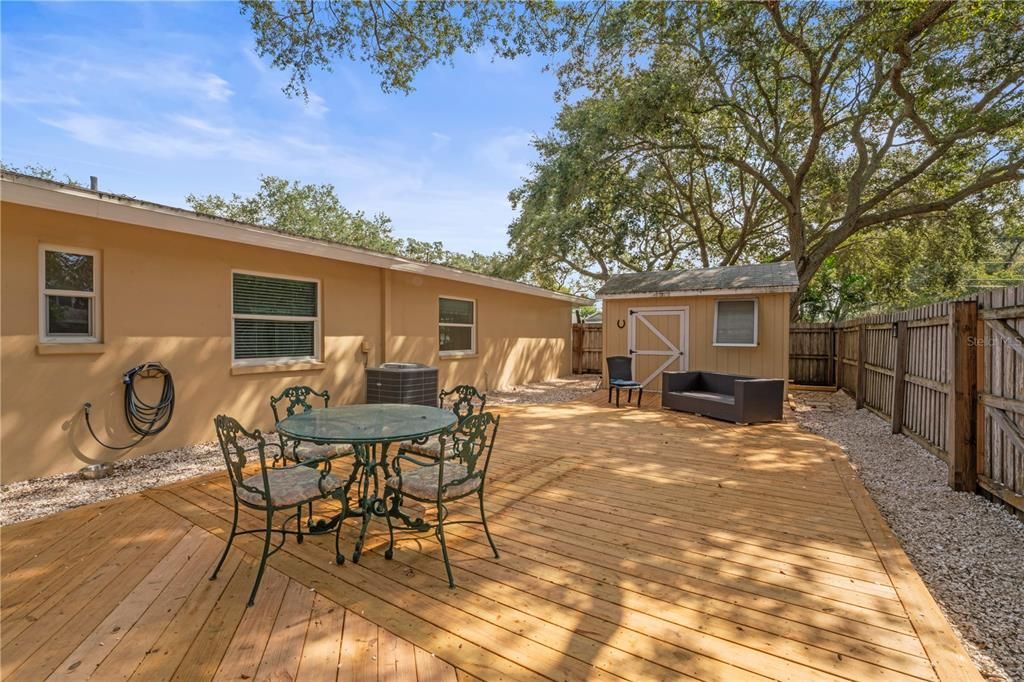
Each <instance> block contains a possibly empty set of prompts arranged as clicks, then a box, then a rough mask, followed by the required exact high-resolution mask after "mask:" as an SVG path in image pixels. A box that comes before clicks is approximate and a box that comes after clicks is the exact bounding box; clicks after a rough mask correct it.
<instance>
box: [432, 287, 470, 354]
mask: <svg viewBox="0 0 1024 682" xmlns="http://www.w3.org/2000/svg"><path fill="white" fill-rule="evenodd" d="M437 332H438V342H439V345H440V349H441V355H459V354H471V353H475V352H476V301H471V300H469V299H464V298H442V299H440V300H439V302H438V325H437Z"/></svg>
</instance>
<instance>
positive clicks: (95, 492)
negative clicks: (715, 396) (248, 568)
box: [0, 374, 601, 526]
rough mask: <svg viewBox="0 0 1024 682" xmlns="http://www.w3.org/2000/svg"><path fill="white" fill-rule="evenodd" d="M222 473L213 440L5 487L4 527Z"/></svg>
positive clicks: (589, 386) (531, 393)
mask: <svg viewBox="0 0 1024 682" xmlns="http://www.w3.org/2000/svg"><path fill="white" fill-rule="evenodd" d="M600 380H601V377H600V375H594V374H584V375H574V376H569V377H563V378H560V379H554V380H552V381H545V382H541V383H536V384H527V385H525V386H516V387H515V388H512V389H510V390H506V391H492V392H490V393H488V394H487V404H488V405H511V404H549V403H559V402H564V401H567V400H574V399H576V398H578V397H580V396H581V395H583V394H585V393H588V392H590V391H592V390H594V388H595V387H596V386H597V384H598V382H599V381H600ZM217 471H224V456H223V455H222V454H221V452H220V448H219V447H218V445H217V443H216V442H215V441H211V442H209V443H199V444H196V445H190V446H188V447H184V448H178V449H176V450H166V451H164V452H155V453H153V454H150V455H144V456H142V457H135V458H131V459H123V460H120V461H118V462H115V463H114V469H113V472H112V474H111V475H110V476H109V477H107V478H101V479H98V480H95V481H86V480H83V479H82V478H81V477H79V475H78V473H77V472H75V473H70V474H58V475H56V476H47V477H45V478H34V479H32V480H29V481H22V482H19V483H12V484H10V485H5V486H0V526H6V525H9V524H12V523H20V522H22V521H28V520H30V519H35V518H38V517H40V516H46V515H48V514H56V513H57V512H59V511H64V510H65V509H71V508H72V507H80V506H82V505H83V504H92V503H93V502H101V501H103V500H109V499H111V498H113V497H120V496H122V495H131V494H132V493H137V492H140V491H142V490H146V489H148V488H156V487H159V486H162V485H169V484H171V483H174V482H176V481H183V480H186V479H189V478H195V477H196V476H202V475H204V474H210V473H214V472H217Z"/></svg>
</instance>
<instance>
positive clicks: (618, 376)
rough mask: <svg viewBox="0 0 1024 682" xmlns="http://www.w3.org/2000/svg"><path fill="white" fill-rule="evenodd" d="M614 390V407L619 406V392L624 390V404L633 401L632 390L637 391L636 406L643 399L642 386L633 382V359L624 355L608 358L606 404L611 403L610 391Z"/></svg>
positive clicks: (638, 405) (637, 382)
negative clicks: (625, 391)
mask: <svg viewBox="0 0 1024 682" xmlns="http://www.w3.org/2000/svg"><path fill="white" fill-rule="evenodd" d="M613 388H614V389H615V407H618V406H619V391H621V390H622V389H626V390H627V391H628V393H626V402H627V403H629V402H632V401H633V389H636V390H637V391H639V394H638V395H637V398H636V406H637V407H640V403H641V402H643V399H644V385H643V384H642V383H640V382H639V381H633V359H632V358H630V357H627V356H625V355H613V356H611V357H610V358H608V402H609V403H610V402H611V401H612V389H613Z"/></svg>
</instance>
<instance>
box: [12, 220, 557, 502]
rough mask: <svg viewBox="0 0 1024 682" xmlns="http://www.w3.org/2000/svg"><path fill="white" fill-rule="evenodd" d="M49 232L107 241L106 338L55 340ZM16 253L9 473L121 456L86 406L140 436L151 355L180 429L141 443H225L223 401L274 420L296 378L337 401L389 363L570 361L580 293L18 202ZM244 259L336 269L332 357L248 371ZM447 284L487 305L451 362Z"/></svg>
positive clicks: (450, 369) (470, 368)
mask: <svg viewBox="0 0 1024 682" xmlns="http://www.w3.org/2000/svg"><path fill="white" fill-rule="evenodd" d="M40 244H50V245H55V246H66V247H81V248H90V249H96V250H98V251H100V252H101V261H100V277H101V285H102V289H101V294H100V295H101V299H102V301H101V315H102V337H103V338H102V343H101V344H97V345H81V346H76V345H73V344H59V345H46V344H40V342H39V295H40V292H39V255H38V254H39V245H40ZM0 265H2V268H0V270H2V272H0V285H2V301H0V303H2V305H0V327H2V329H0V335H2V336H0V374H2V381H0V400H2V403H0V480H2V481H3V482H5V483H6V482H10V481H18V480H24V479H26V478H31V477H35V476H43V475H49V474H54V473H60V472H66V471H72V470H75V469H78V468H80V467H82V466H84V465H85V464H88V463H92V462H96V461H108V460H110V459H112V458H114V457H116V456H117V455H116V454H115V453H112V452H111V451H109V450H104V449H103V448H101V447H100V446H99V445H97V444H96V443H95V442H94V441H93V440H92V439H91V437H90V436H89V435H88V432H87V431H86V427H85V422H84V418H83V413H82V409H81V408H82V404H83V403H85V402H87V401H88V402H91V403H92V405H93V410H92V414H93V424H94V426H95V427H96V428H97V433H98V435H100V437H101V438H104V439H106V440H108V442H112V443H117V444H120V443H126V442H130V441H131V440H133V438H132V435H133V434H131V432H130V431H129V429H128V427H127V425H126V424H125V423H124V415H123V405H122V392H123V388H122V384H121V376H122V374H123V373H124V372H125V371H126V370H127V369H129V368H131V367H133V366H135V365H138V364H141V363H142V362H145V361H151V360H152V361H159V362H162V363H163V364H164V365H165V366H166V367H167V368H168V369H169V370H170V371H171V373H172V374H173V376H174V382H175V388H176V392H177V402H176V405H175V411H174V417H173V419H172V420H171V423H170V426H169V427H168V428H167V430H166V431H164V432H163V433H161V434H159V435H158V436H156V437H154V438H151V439H147V440H146V441H144V442H143V444H142V445H140V446H139V448H138V449H137V450H134V451H131V452H130V455H139V454H145V453H149V452H154V451H160V450H166V449H170V448H176V447H180V446H183V445H187V444H191V443H198V442H206V441H210V440H213V439H214V437H215V434H214V432H213V426H212V418H213V416H215V415H217V414H221V413H224V414H230V415H231V416H234V417H236V418H237V419H239V420H240V421H241V422H242V423H243V424H245V425H247V426H252V427H258V428H261V429H264V430H267V429H271V428H272V427H273V424H272V421H273V420H272V415H271V412H270V407H269V402H268V400H269V397H270V395H271V394H275V393H278V392H280V391H281V390H283V389H284V388H285V387H287V386H291V385H295V384H309V385H311V386H313V387H315V388H326V389H328V390H330V392H331V397H332V404H342V403H354V402H361V401H362V400H363V399H364V395H365V374H364V371H363V369H364V367H365V366H367V365H370V366H373V365H376V364H378V363H380V362H381V361H382V360H384V359H386V360H391V361H398V360H401V361H414V362H424V363H427V364H431V365H435V366H438V367H439V368H440V381H441V383H442V385H452V384H454V383H457V382H464V381H465V382H471V383H474V384H476V385H478V386H482V387H483V388H485V389H490V390H493V389H496V388H500V387H503V386H506V385H508V384H512V383H519V382H523V381H532V380H543V379H550V378H554V377H556V376H559V375H562V374H567V373H569V371H570V348H569V343H570V341H569V334H570V318H571V314H570V310H571V305H572V304H571V303H569V302H567V301H559V300H552V299H547V298H543V297H538V296H531V295H528V294H521V293H517V292H511V291H505V290H501V289H493V288H489V287H483V286H476V285H471V284H465V283H461V282H451V281H448V280H445V279H441V278H435V277H420V276H417V275H411V274H406V273H395V272H388V271H385V270H383V269H382V268H377V267H373V266H367V265H359V264H354V263H346V262H340V261H336V260H331V259H326V258H319V257H315V256H310V255H303V254H295V253H289V252H284V251H281V250H276V249H269V248H263V247H258V246H250V245H242V244H237V243H232V242H227V241H224V240H219V239H211V238H206V237H200V236H194V235H187V234H181V233H175V232H170V231H165V230H159V229H151V228H145V227H139V226H134V225H129V224H125V223H120V222H113V221H107V220H100V219H97V218H90V217H86V216H81V215H75V214H69V213H63V212H59V211H52V210H46V209H39V208H32V207H28V206H23V205H18V204H11V203H9V202H4V203H2V204H0ZM233 269H244V270H250V271H256V272H261V273H266V274H272V275H284V276H299V277H307V278H316V279H318V280H319V281H320V283H321V287H320V291H321V324H320V332H321V348H322V351H321V360H322V362H321V363H313V364H310V365H308V366H303V368H298V369H288V370H287V371H282V369H281V367H268V366H259V367H246V368H233V367H232V338H231V272H232V270H233ZM389 280H390V281H389ZM442 295H455V296H461V297H465V298H473V299H475V300H476V301H477V315H478V323H477V335H478V339H477V348H478V352H477V354H476V355H475V356H474V357H466V358H459V359H452V360H441V359H439V357H438V336H437V332H438V329H437V305H438V303H437V299H438V297H439V296H442ZM364 344H365V346H364ZM364 347H365V349H366V351H367V352H364ZM153 384H157V385H158V384H159V382H153ZM157 390H158V389H157ZM151 397H152V398H153V399H155V397H156V396H151Z"/></svg>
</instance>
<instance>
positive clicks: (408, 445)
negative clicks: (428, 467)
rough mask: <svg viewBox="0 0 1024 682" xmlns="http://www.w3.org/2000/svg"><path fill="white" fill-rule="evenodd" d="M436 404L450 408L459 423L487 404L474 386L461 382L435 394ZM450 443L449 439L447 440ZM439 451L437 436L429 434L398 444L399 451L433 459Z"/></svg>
mask: <svg viewBox="0 0 1024 682" xmlns="http://www.w3.org/2000/svg"><path fill="white" fill-rule="evenodd" d="M437 406H438V407H439V408H441V409H442V410H444V409H450V410H451V411H452V412H454V413H455V418H456V419H457V420H458V421H457V422H456V424H461V423H462V421H463V420H464V419H466V417H469V416H471V415H474V414H480V413H481V412H483V411H484V408H485V407H486V406H487V396H486V395H484V394H483V393H481V392H480V391H478V390H476V387H475V386H470V385H468V384H461V385H459V386H456V387H455V388H453V389H452V390H450V391H441V393H439V394H438V396H437ZM450 444H451V441H449V445H450ZM441 451H442V448H441V445H440V442H439V441H438V437H437V436H430V437H428V438H426V439H425V440H424V441H423V442H419V441H404V442H403V443H401V444H400V445H399V452H411V453H413V454H416V455H421V456H423V457H429V458H430V459H433V460H436V459H438V458H440V456H441Z"/></svg>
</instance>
